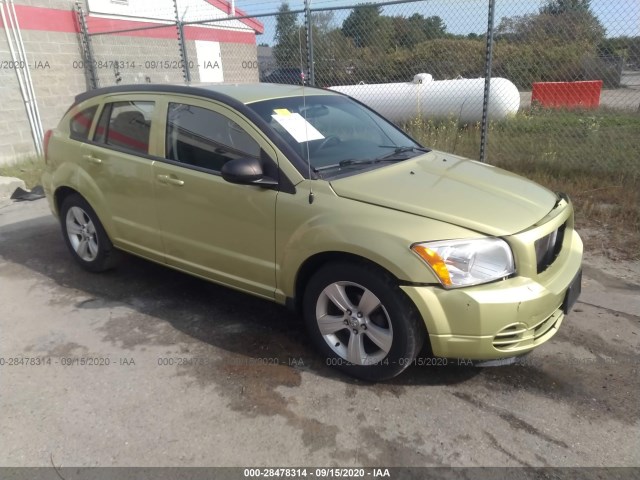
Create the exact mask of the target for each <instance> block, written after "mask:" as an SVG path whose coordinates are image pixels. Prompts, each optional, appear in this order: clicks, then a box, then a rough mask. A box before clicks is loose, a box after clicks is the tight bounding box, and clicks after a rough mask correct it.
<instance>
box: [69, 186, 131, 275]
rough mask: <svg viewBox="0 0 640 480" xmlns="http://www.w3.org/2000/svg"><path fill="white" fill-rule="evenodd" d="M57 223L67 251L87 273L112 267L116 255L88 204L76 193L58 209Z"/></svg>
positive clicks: (116, 257)
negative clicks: (58, 218) (58, 221)
mask: <svg viewBox="0 0 640 480" xmlns="http://www.w3.org/2000/svg"><path fill="white" fill-rule="evenodd" d="M60 224H61V226H62V234H63V237H64V241H65V243H66V244H67V248H68V249H69V251H70V252H71V255H72V256H73V258H74V259H75V261H76V262H78V264H79V265H80V266H81V267H82V268H84V269H85V270H88V271H90V272H96V273H97V272H104V271H105V270H110V269H112V268H113V267H115V265H116V263H117V260H118V257H119V255H118V252H117V250H116V249H115V248H114V246H113V244H112V243H111V240H109V237H108V236H107V232H105V230H104V227H103V226H102V223H100V219H99V218H98V216H97V215H96V212H95V211H94V210H93V208H91V205H89V203H88V202H87V201H86V200H85V199H84V198H82V197H81V196H80V195H78V194H75V193H74V194H72V195H69V196H68V197H67V198H65V199H64V201H63V202H62V205H61V207H60Z"/></svg>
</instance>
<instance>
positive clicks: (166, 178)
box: [158, 175, 184, 187]
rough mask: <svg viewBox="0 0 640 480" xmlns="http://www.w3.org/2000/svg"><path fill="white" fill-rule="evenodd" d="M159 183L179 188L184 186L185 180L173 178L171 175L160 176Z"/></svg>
mask: <svg viewBox="0 0 640 480" xmlns="http://www.w3.org/2000/svg"><path fill="white" fill-rule="evenodd" d="M158 181H159V182H160V183H166V184H167V185H176V186H178V187H181V186H183V185H184V180H180V179H179V178H175V177H171V176H169V175H158Z"/></svg>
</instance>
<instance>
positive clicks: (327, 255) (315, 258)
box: [287, 251, 400, 313]
mask: <svg viewBox="0 0 640 480" xmlns="http://www.w3.org/2000/svg"><path fill="white" fill-rule="evenodd" d="M337 262H345V263H349V262H350V263H360V264H364V265H368V266H370V267H373V268H376V269H378V270H380V271H382V272H384V273H386V274H387V275H389V276H390V277H391V278H393V279H394V280H395V281H396V282H398V283H400V280H399V279H398V278H397V277H396V276H395V275H394V274H393V273H391V272H390V271H389V270H387V269H386V268H384V267H383V266H382V265H380V264H378V263H376V262H373V261H371V260H369V259H368V258H365V257H362V256H360V255H356V254H354V253H349V252H341V251H327V252H320V253H316V254H314V255H312V256H310V257H309V258H307V259H306V260H305V261H304V262H302V264H301V265H300V268H298V271H297V273H296V278H295V284H294V285H295V288H294V297H293V298H290V299H287V306H288V307H289V308H291V309H292V310H293V311H295V312H296V313H301V311H302V298H303V296H304V291H305V288H306V286H307V284H308V283H309V280H310V279H311V277H312V276H313V274H314V273H316V272H317V271H318V270H319V269H320V268H322V267H323V266H324V265H326V264H328V263H337Z"/></svg>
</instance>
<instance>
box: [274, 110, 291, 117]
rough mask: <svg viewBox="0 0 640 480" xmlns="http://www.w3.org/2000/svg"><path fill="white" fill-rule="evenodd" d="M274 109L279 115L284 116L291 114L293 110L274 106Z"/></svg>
mask: <svg viewBox="0 0 640 480" xmlns="http://www.w3.org/2000/svg"><path fill="white" fill-rule="evenodd" d="M273 111H274V112H276V113H277V114H278V115H282V116H283V117H284V116H287V115H291V112H290V111H289V110H287V109H286V108H274V109H273Z"/></svg>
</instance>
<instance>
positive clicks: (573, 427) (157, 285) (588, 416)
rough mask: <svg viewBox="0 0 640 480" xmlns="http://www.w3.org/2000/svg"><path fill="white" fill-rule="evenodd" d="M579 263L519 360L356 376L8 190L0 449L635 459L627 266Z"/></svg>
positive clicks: (277, 328) (636, 312)
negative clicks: (102, 268) (117, 262)
mask: <svg viewBox="0 0 640 480" xmlns="http://www.w3.org/2000/svg"><path fill="white" fill-rule="evenodd" d="M584 273H585V279H584V285H583V294H582V297H581V299H580V301H579V303H578V304H577V305H576V307H575V310H574V312H573V313H572V314H571V315H569V316H568V317H567V318H566V319H565V321H564V323H563V325H562V328H561V330H560V332H559V333H558V334H557V335H556V337H554V338H553V339H552V340H551V341H550V342H548V343H547V344H545V345H543V346H542V347H541V348H539V349H537V350H536V351H535V352H534V353H532V354H531V355H530V356H529V357H527V363H526V364H523V365H518V366H510V367H497V368H483V369H480V368H473V367H469V366H465V365H457V364H454V362H451V361H450V362H449V364H448V365H447V366H439V367H434V366H412V367H410V368H409V370H407V371H406V372H405V373H404V374H403V375H402V376H400V377H399V378H397V379H395V380H393V381H391V382H388V383H383V384H373V385H372V384H367V383H363V382H359V381H355V380H352V379H350V378H347V377H345V376H343V375H342V374H340V373H338V372H336V371H334V370H332V369H330V368H329V367H327V366H325V365H324V362H323V361H322V359H320V358H319V357H318V356H317V355H316V354H315V352H314V351H313V350H312V348H311V346H310V343H309V341H308V339H307V337H306V334H305V332H304V330H303V328H302V326H301V322H299V320H298V319H297V318H296V317H295V316H293V315H292V314H291V313H289V312H287V311H286V310H285V309H284V308H281V307H279V306H277V305H274V304H270V303H267V302H265V301H262V300H258V299H255V298H252V297H248V296H245V295H243V294H241V293H237V292H234V291H231V290H228V289H225V288H222V287H218V286H216V285H213V284H209V283H206V282H204V281H201V280H198V279H195V278H191V277H189V276H186V275H183V274H180V273H177V272H174V271H171V270H169V269H166V268H163V267H161V266H158V265H154V264H151V263H149V262H146V261H143V260H140V259H137V258H134V257H129V256H127V257H125V261H124V262H123V264H122V266H121V267H119V268H118V269H117V270H115V271H113V272H109V273H107V274H102V275H93V274H89V273H86V272H84V271H82V270H80V269H79V268H78V267H77V266H76V265H75V263H73V261H72V259H71V257H70V255H69V254H68V253H67V251H66V250H65V246H64V244H63V241H62V238H61V234H60V231H59V226H58V224H57V223H56V221H55V219H54V218H53V217H52V216H51V215H50V213H49V212H48V208H47V205H46V201H44V200H39V201H35V202H30V203H21V204H13V205H11V206H8V207H5V208H2V209H0V412H1V413H0V431H1V432H2V435H1V436H0V445H1V446H2V448H1V449H0V465H2V466H43V467H47V466H50V465H51V462H52V461H53V462H55V464H56V465H61V466H80V467H89V466H176V467H178V466H223V465H224V466H266V465H276V466H295V465H298V466H300V465H314V466H332V465H333V466H347V465H348V466H540V467H542V466H634V465H635V466H637V465H639V464H640V449H639V448H638V445H639V444H640V428H639V427H640V402H638V391H639V388H638V387H639V384H640V382H639V378H638V367H639V363H638V359H639V356H638V354H639V353H640V346H639V338H640V337H639V332H640V295H639V294H640V268H639V267H638V265H637V264H626V265H622V264H620V265H611V264H610V263H609V262H608V261H607V260H606V259H603V258H600V257H593V256H589V255H588V256H587V258H586V263H585V269H584ZM16 358H18V359H20V358H22V359H24V358H33V359H39V360H33V361H28V362H27V363H26V364H25V363H24V360H18V361H16V360H12V359H16ZM81 359H85V360H81ZM29 362H30V363H29ZM38 362H40V363H41V364H40V365H38V364H34V363H38ZM81 362H85V363H86V362H91V363H94V364H85V365H83V364H82V363H81ZM16 363H17V364H16ZM107 363H108V364H107ZM96 364H97V365H96ZM49 478H56V477H49ZM603 478H604V477H603Z"/></svg>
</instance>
